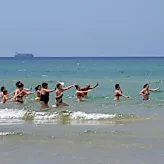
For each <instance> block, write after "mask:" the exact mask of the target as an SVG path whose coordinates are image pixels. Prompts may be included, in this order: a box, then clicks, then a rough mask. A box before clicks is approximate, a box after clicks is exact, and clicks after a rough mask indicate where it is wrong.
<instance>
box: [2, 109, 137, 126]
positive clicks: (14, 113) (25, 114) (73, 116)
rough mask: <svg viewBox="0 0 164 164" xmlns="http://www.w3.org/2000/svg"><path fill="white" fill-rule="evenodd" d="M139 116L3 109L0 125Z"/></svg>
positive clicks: (132, 116) (132, 117)
mask: <svg viewBox="0 0 164 164" xmlns="http://www.w3.org/2000/svg"><path fill="white" fill-rule="evenodd" d="M138 117H139V116H136V115H133V114H103V113H85V112H81V111H76V112H71V111H68V110H64V111H60V112H50V111H47V112H45V111H40V112H35V111H26V110H24V109H22V110H18V109H7V108H6V109H1V110H0V124H1V123H3V122H7V121H9V122H11V120H13V122H14V120H17V122H18V120H20V121H57V120H66V121H68V120H69V121H70V120H72V121H73V120H77V121H89V120H93V121H100V120H106V121H108V120H109V121H111V120H114V119H115V120H116V119H121V120H122V119H134V118H138Z"/></svg>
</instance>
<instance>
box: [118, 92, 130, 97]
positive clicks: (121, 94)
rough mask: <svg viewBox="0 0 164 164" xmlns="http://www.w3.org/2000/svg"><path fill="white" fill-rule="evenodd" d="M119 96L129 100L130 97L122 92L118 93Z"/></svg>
mask: <svg viewBox="0 0 164 164" xmlns="http://www.w3.org/2000/svg"><path fill="white" fill-rule="evenodd" d="M117 94H119V95H120V96H122V97H125V98H129V96H126V95H124V94H123V93H122V91H119V92H117Z"/></svg>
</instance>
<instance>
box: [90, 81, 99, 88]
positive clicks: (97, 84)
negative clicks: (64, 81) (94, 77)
mask: <svg viewBox="0 0 164 164" xmlns="http://www.w3.org/2000/svg"><path fill="white" fill-rule="evenodd" d="M98 85H99V83H98V82H97V84H96V85H95V86H92V87H90V88H89V89H95V88H96V87H98Z"/></svg>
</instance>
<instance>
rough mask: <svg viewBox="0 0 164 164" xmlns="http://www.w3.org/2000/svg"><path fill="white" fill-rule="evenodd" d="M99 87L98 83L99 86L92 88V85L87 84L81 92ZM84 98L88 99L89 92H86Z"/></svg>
mask: <svg viewBox="0 0 164 164" xmlns="http://www.w3.org/2000/svg"><path fill="white" fill-rule="evenodd" d="M98 85H99V83H98V82H97V84H96V85H95V86H92V87H91V85H90V84H87V85H86V86H85V87H84V88H81V91H88V90H91V89H95V88H97V87H98ZM83 94H84V97H86V96H87V95H88V92H84V93H83Z"/></svg>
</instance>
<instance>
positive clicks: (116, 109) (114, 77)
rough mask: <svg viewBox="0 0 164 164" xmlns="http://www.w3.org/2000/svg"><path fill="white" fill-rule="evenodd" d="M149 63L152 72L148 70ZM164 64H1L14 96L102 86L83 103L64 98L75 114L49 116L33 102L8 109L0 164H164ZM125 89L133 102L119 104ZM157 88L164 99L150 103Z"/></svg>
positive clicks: (0, 123)
mask: <svg viewBox="0 0 164 164" xmlns="http://www.w3.org/2000/svg"><path fill="white" fill-rule="evenodd" d="M145 63H146V64H145ZM163 63H164V58H64V59H62V58H51V59H49V58H34V59H32V60H24V61H23V60H15V59H11V58H6V59H1V60H0V79H1V81H0V82H1V85H5V86H6V87H7V89H8V90H9V91H13V90H14V89H15V82H16V81H18V80H22V81H23V82H24V83H25V86H26V87H29V88H30V87H33V88H34V87H35V86H36V85H38V84H40V83H42V82H48V83H49V88H55V84H56V82H57V81H64V82H65V85H70V84H74V83H76V84H80V85H81V86H84V85H86V84H88V83H90V84H91V85H94V84H95V83H96V82H97V81H99V83H100V85H99V87H98V88H96V89H95V90H94V91H93V92H91V93H89V97H88V98H87V99H86V101H84V102H82V103H78V102H77V101H76V98H75V96H74V95H75V89H71V90H69V91H67V92H65V94H64V101H65V102H67V103H68V104H69V105H70V106H69V107H66V108H53V107H51V106H52V105H53V104H54V95H53V94H51V97H50V109H48V110H46V111H43V110H42V109H41V108H40V106H39V103H38V102H36V101H35V100H34V98H35V95H31V96H29V97H28V98H27V99H26V100H25V104H24V105H18V104H14V103H13V102H12V101H9V102H7V103H6V104H0V163H3V164H10V163H12V164H16V163H25V164H26V163H27V164H28V163H35V164H42V163H43V164H44V163H54V162H55V163H66V162H67V163H71V164H73V163H76V164H77V163H85V164H92V163H93V164H96V163H98V164H102V163H103V164H107V163H109V164H132V163H133V164H154V163H158V164H163V159H164V151H163V150H164V149H163V147H164V146H163V142H164V137H163V136H164V131H163V128H162V127H163V126H162V125H163V123H164V121H163V120H164V110H163V104H164V100H163V98H164V93H163V92H164V88H163V81H164V80H163V70H164V64H163ZM116 83H120V85H121V87H122V89H123V90H124V92H125V94H127V95H130V96H131V98H130V99H127V100H126V99H123V98H122V99H121V100H120V101H119V102H115V101H113V91H114V85H115V84H116ZM145 83H150V85H151V87H152V88H156V87H158V86H159V87H160V91H158V92H155V93H152V94H151V100H150V101H144V102H143V101H142V97H140V96H139V94H138V93H139V91H140V90H141V89H142V86H143V84H145Z"/></svg>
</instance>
